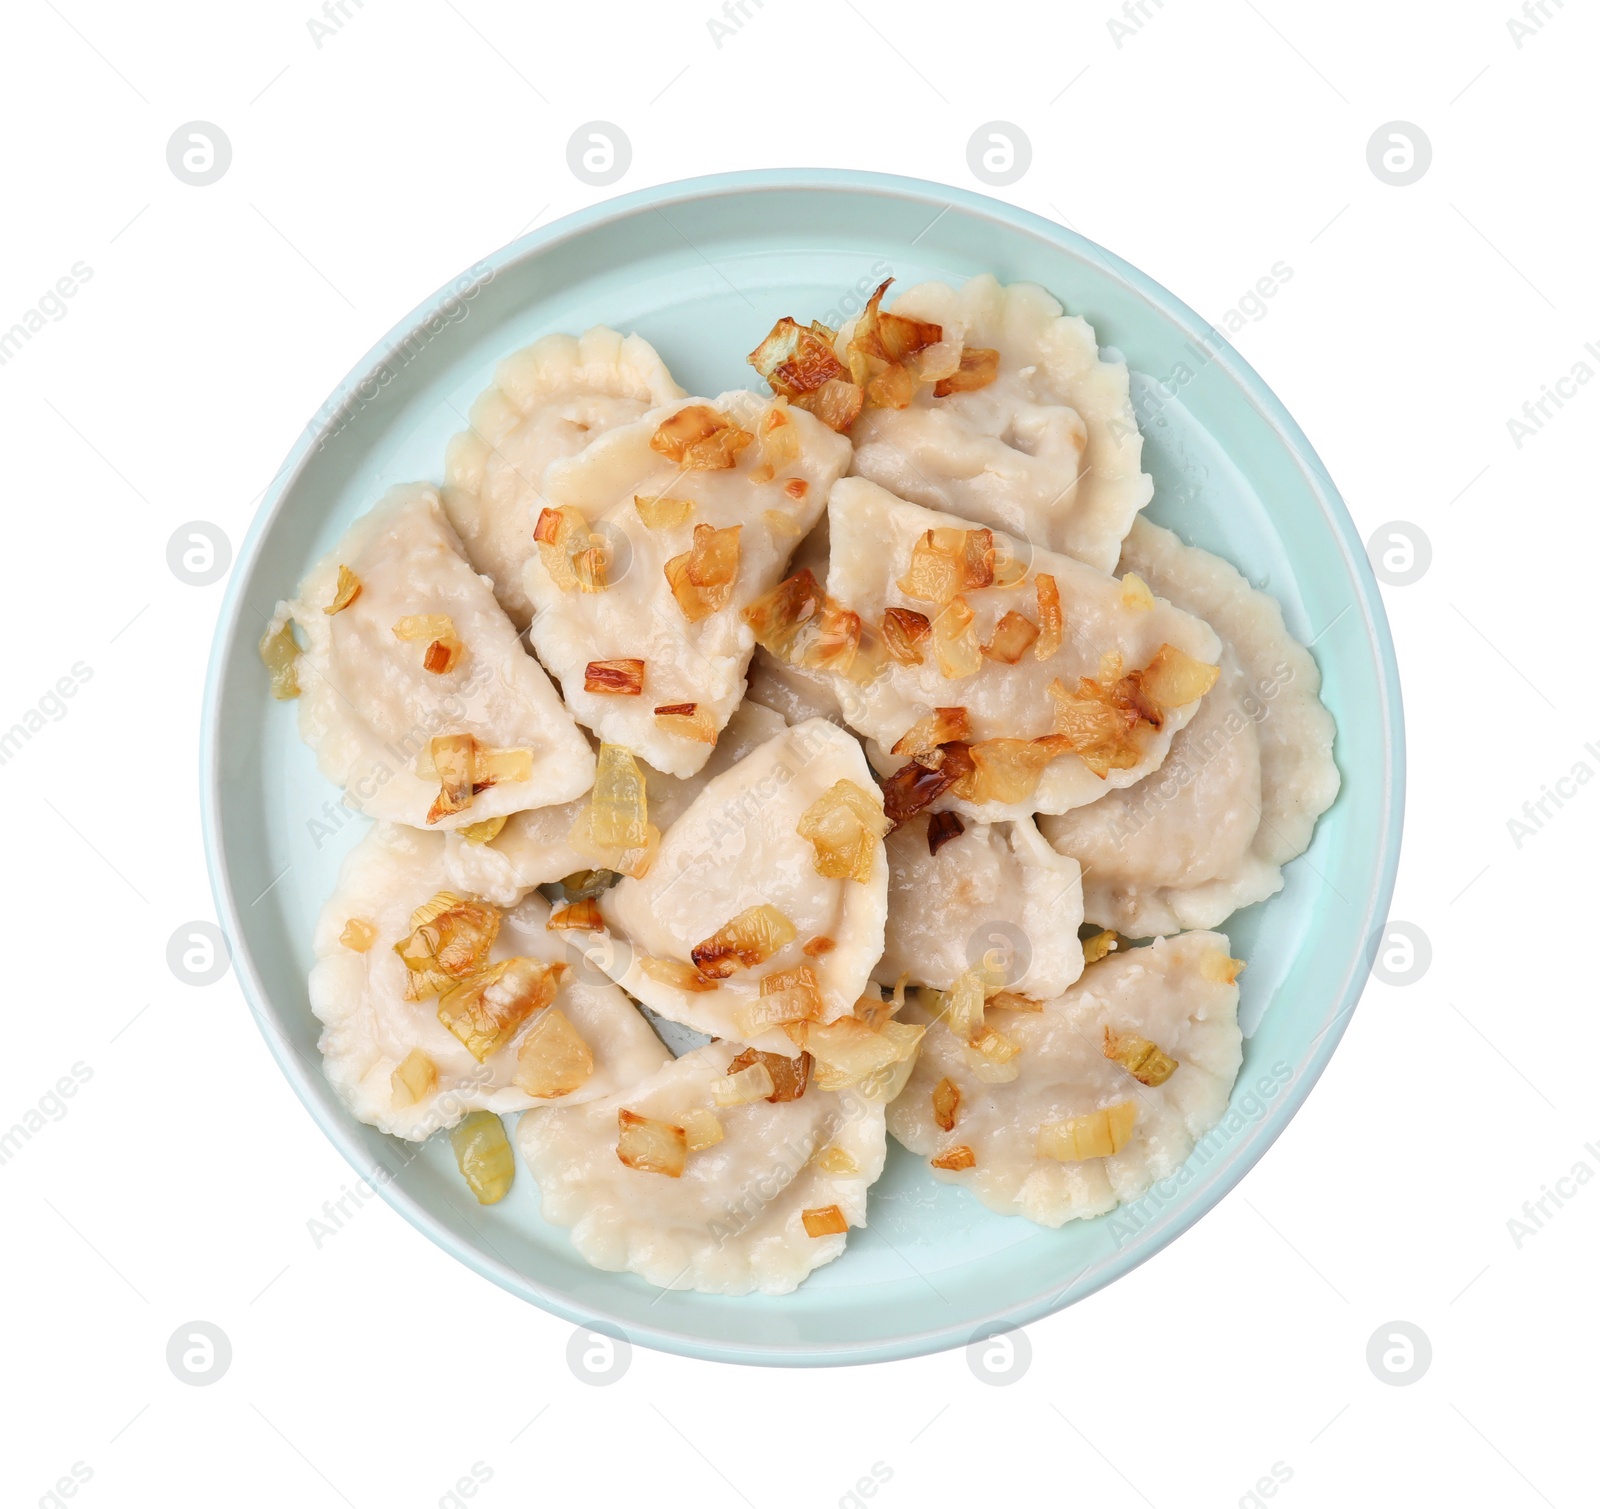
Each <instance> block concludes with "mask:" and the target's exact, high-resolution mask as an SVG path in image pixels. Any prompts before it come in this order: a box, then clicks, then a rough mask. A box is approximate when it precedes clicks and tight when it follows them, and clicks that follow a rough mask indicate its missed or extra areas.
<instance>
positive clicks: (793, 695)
mask: <svg viewBox="0 0 1600 1509" xmlns="http://www.w3.org/2000/svg"><path fill="white" fill-rule="evenodd" d="M745 697H746V699H747V704H746V705H748V703H750V702H756V703H759V704H760V705H761V706H762V707H769V708H771V709H772V711H773V712H775V713H777V714H778V715H779V716H780V717H781V718H783V720H784V721H785V722H786V723H804V722H805V720H806V719H807V718H826V719H827V720H828V721H829V722H830V723H842V722H844V713H843V712H842V711H841V709H840V707H839V694H838V692H837V691H836V690H835V689H834V686H833V680H832V678H831V677H828V676H819V675H818V674H817V673H816V672H815V671H808V670H806V668H805V667H804V666H796V665H788V664H786V663H785V662H783V661H781V660H779V659H778V657H777V656H776V655H773V654H772V653H771V652H770V651H767V650H764V649H762V648H761V646H760V645H757V646H756V652H755V654H754V655H752V656H751V657H750V674H749V680H748V685H747V687H746V690H745Z"/></svg>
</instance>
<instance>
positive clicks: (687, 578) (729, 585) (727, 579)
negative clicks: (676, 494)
mask: <svg viewBox="0 0 1600 1509" xmlns="http://www.w3.org/2000/svg"><path fill="white" fill-rule="evenodd" d="M743 527H744V526H743V525H741V524H734V525H732V526H731V527H729V528H727V529H714V528H712V526H711V525H709V524H696V525H695V526H694V543H693V544H692V545H690V547H689V549H688V550H686V551H685V552H684V553H683V554H682V555H675V556H673V557H672V559H671V560H669V561H668V562H667V563H666V565H665V566H663V567H662V568H661V569H662V571H663V572H664V573H665V575H666V578H667V584H668V585H669V586H670V587H671V588H672V595H673V597H674V598H675V599H676V600H677V604H678V606H679V607H680V608H681V609H682V610H683V616H684V617H685V618H687V619H688V620H689V622H690V623H699V622H700V620H701V619H702V618H707V617H709V616H710V615H711V614H713V613H715V612H717V610H718V609H720V608H725V607H727V605H728V600H729V599H730V598H731V597H732V596H733V584H734V581H735V579H736V578H737V577H738V575H739V531H740V530H741V529H742V528H743Z"/></svg>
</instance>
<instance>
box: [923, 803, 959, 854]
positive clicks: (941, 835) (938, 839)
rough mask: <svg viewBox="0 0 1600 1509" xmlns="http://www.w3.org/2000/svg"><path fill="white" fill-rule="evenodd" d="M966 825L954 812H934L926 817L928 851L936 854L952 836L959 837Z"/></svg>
mask: <svg viewBox="0 0 1600 1509" xmlns="http://www.w3.org/2000/svg"><path fill="white" fill-rule="evenodd" d="M966 831H967V825H966V824H965V823H964V822H962V821H961V819H960V817H959V816H957V815H956V814H955V813H954V812H934V813H931V814H930V815H929V817H928V853H929V854H937V853H938V852H939V850H941V849H942V848H944V846H945V845H946V844H947V843H949V842H950V840H951V839H953V838H960V837H961V835H962V834H963V833H965V832H966Z"/></svg>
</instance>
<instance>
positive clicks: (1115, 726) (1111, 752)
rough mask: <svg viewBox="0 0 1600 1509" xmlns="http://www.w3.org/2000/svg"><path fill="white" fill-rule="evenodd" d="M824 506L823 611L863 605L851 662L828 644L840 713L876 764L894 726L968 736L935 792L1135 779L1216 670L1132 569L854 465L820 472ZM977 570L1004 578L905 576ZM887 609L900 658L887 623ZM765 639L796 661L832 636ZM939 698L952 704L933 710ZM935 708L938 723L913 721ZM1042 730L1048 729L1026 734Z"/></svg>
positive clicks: (942, 736)
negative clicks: (1080, 556)
mask: <svg viewBox="0 0 1600 1509" xmlns="http://www.w3.org/2000/svg"><path fill="white" fill-rule="evenodd" d="M828 514H829V528H830V531H831V534H832V539H833V550H832V556H831V560H830V564H829V567H828V585H827V597H828V599H829V603H828V605H827V608H826V612H825V613H824V615H823V616H824V617H826V616H827V615H828V614H830V613H831V614H832V615H834V616H835V617H839V618H842V617H844V615H845V614H847V613H848V614H854V615H857V616H858V617H859V620H860V623H859V631H860V641H861V647H860V649H859V650H858V651H857V653H856V654H855V656H854V659H853V661H850V662H848V664H847V665H841V664H839V657H838V655H837V654H835V655H834V669H835V672H836V674H835V675H834V682H835V685H836V687H837V688H838V689H839V693H840V703H841V706H842V709H843V712H844V716H845V717H846V719H847V720H848V721H849V723H850V726H851V727H852V728H854V729H855V730H856V731H857V732H858V733H860V734H862V735H864V736H865V737H866V738H867V739H868V740H870V741H872V743H874V744H876V746H877V749H876V751H872V753H873V762H874V764H875V765H877V766H878V768H879V769H880V770H886V771H889V770H898V769H899V768H900V767H902V766H904V765H905V764H906V763H907V756H908V755H911V754H914V753H915V752H916V750H915V748H911V747H908V743H910V744H913V745H915V743H916V741H917V740H918V739H919V738H921V739H922V743H921V746H920V747H922V748H923V749H924V750H925V751H926V749H927V748H928V747H930V746H931V744H932V743H933V742H937V743H939V744H943V743H945V742H946V741H947V740H956V741H959V742H961V743H963V744H964V745H966V746H967V747H969V748H970V749H971V750H972V756H973V758H974V759H975V760H976V761H977V762H978V770H977V772H976V774H975V775H974V776H973V777H972V778H970V779H968V780H963V781H960V782H958V783H957V784H956V785H955V786H953V787H951V788H950V795H949V796H948V797H947V798H945V799H944V800H943V802H942V805H948V806H951V807H953V808H954V809H955V810H956V811H958V812H960V813H961V814H962V815H963V816H971V817H974V818H977V819H979V820H982V821H998V820H1000V819H1003V818H1017V817H1026V816H1028V815H1029V814H1030V813H1032V812H1065V811H1067V810H1068V809H1069V808H1072V807H1077V806H1082V805H1083V804H1084V803H1086V802H1092V801H1094V800H1095V799H1096V798H1098V797H1100V796H1101V795H1103V794H1104V793H1105V791H1106V790H1107V789H1108V788H1115V787H1121V786H1131V785H1132V784H1133V783H1134V782H1135V781H1138V780H1140V779H1141V778H1142V777H1144V776H1145V775H1147V774H1149V772H1150V771H1152V770H1154V769H1155V768H1156V767H1157V766H1158V765H1160V763H1161V761H1162V759H1163V758H1164V757H1165V755H1166V752H1167V748H1168V746H1169V745H1170V744H1171V742H1172V736H1173V734H1174V733H1176V732H1177V730H1178V729H1180V728H1182V727H1183V726H1184V724H1185V723H1187V722H1188V721H1189V720H1190V718H1192V717H1193V716H1194V714H1195V712H1196V710H1197V709H1198V707H1199V705H1200V698H1201V696H1202V695H1203V693H1204V691H1205V690H1206V688H1208V687H1209V686H1210V685H1211V682H1212V680H1213V679H1214V677H1215V675H1216V672H1215V669H1214V666H1215V663H1216V659H1217V654H1218V651H1219V648H1220V646H1219V644H1218V641H1217V637H1216V635H1215V634H1214V633H1212V631H1211V629H1210V628H1208V627H1207V626H1206V624H1204V623H1203V622H1201V621H1200V620H1199V619H1198V618H1194V617H1191V616H1190V615H1189V614H1187V613H1184V612H1182V611H1181V610H1179V609H1178V608H1175V607H1173V606H1172V604H1170V603H1167V602H1163V601H1161V600H1160V599H1158V598H1153V597H1151V596H1150V594H1149V593H1148V592H1147V591H1142V590H1140V588H1139V584H1137V583H1136V582H1134V581H1132V580H1131V579H1130V580H1129V581H1126V582H1123V581H1119V580H1118V579H1117V578H1116V577H1113V576H1107V575H1106V574H1105V573H1104V572H1100V571H1097V570H1095V569H1094V568H1093V567H1090V566H1086V565H1084V564H1083V563H1082V562H1081V561H1076V560H1073V559H1072V558H1071V557H1069V556H1064V555H1055V554H1052V553H1050V552H1048V551H1044V550H1037V549H1035V550H1029V547H1027V546H1026V545H1024V544H1019V543H1018V542H1016V541H1012V540H1008V539H1007V538H1006V537H1005V536H1003V535H992V532H991V531H988V530H982V529H980V530H972V529H969V528H968V526H967V525H966V523H965V522H964V521H963V520H960V519H956V518H953V517H951V516H950V515H949V514H941V513H933V512H931V511H930V510H928V509H925V508H921V507H919V506H918V505H917V504H915V503H907V502H905V501H904V500H903V499H900V498H896V497H895V496H894V495H893V494H891V493H888V492H885V491H884V489H883V488H881V487H879V486H878V485H877V484H876V483H874V482H868V481H866V480H864V479H862V478H858V477H847V478H845V479H844V480H843V481H841V482H839V483H838V484H837V485H836V486H835V487H834V489H833V494H832V497H831V499H830V501H829V504H828ZM930 532H937V533H930ZM930 541H931V542H932V544H933V545H937V546H938V547H939V548H938V549H934V548H932V546H931V545H930ZM985 541H988V542H989V543H988V544H985V543H984V542H985ZM946 547H948V548H949V549H950V550H954V551H955V552H956V553H957V555H958V556H960V559H957V558H956V557H954V556H952V555H951V554H949V553H947V550H946ZM964 552H965V553H964ZM969 554H970V555H971V556H972V557H973V558H972V559H968V558H967V557H968V555H969ZM945 568H948V570H949V572H951V573H954V576H953V577H952V576H949V575H944V574H943V573H944V571H945ZM990 574H993V575H994V577H995V578H996V579H997V580H1001V581H1006V582H1008V583H1009V585H990V586H978V587H969V588H964V589H962V590H960V591H958V592H956V594H955V595H954V597H946V596H942V595H941V596H933V595H917V596H913V595H912V594H911V593H909V592H907V591H906V590H905V587H906V586H908V585H909V586H913V587H915V588H916V589H917V591H918V592H919V594H921V593H926V594H945V593H948V592H949V591H950V589H951V586H952V584H953V583H954V584H959V583H960V582H962V581H966V580H972V579H978V580H981V579H983V578H985V577H986V576H988V575H990ZM795 580H796V579H794V578H791V579H790V583H788V584H785V586H786V588H789V589H791V590H792V584H793V583H794V581H795ZM776 595H777V594H773V596H776ZM795 595H796V596H797V595H798V594H795ZM1052 596H1053V597H1054V598H1055V599H1056V600H1057V601H1056V603H1055V604H1054V608H1053V611H1054V615H1055V622H1056V624H1057V625H1058V628H1057V631H1056V633H1055V636H1054V637H1055V638H1056V639H1057V640H1058V641H1059V643H1058V644H1057V645H1055V646H1054V647H1053V648H1052V647H1051V646H1050V644H1049V633H1048V631H1049V628H1050V623H1049V618H1050V610H1051V607H1052V605H1051V603H1050V602H1049V599H1050V598H1051V597H1052ZM759 606H760V605H758V608H759ZM785 606H788V605H787V604H786V605H785ZM752 611H756V610H752ZM813 616H815V615H813ZM908 622H909V623H910V624H912V625H913V626H914V632H915V635H916V636H917V637H912V634H911V633H910V632H908V631H907V630H906V629H905V627H904V625H905V624H907V623H908ZM897 625H898V626H900V627H899V629H898V632H899V634H900V638H901V645H900V648H899V656H900V658H895V656H894V655H893V654H891V653H890V645H891V643H892V641H891V639H890V638H889V637H888V636H889V630H891V629H894V628H896V626H897ZM801 627H802V629H803V628H804V625H802V626H801ZM786 633H788V634H789V635H790V637H789V638H787V639H786V638H785V635H786ZM836 637H842V636H836ZM762 643H763V644H764V645H766V646H767V647H768V648H769V649H772V650H774V651H775V652H779V653H782V652H783V650H784V648H785V646H786V645H787V647H788V655H787V658H789V659H790V660H791V661H792V660H801V661H802V663H804V661H805V660H806V659H808V658H809V659H813V660H814V659H816V658H823V659H826V658H827V655H828V653H830V651H829V650H828V649H827V648H826V647H825V648H824V652H823V654H822V656H821V657H819V656H818V651H817V648H816V646H815V645H814V644H813V643H811V642H810V641H808V640H807V639H806V637H805V634H804V633H803V632H801V631H799V630H790V628H789V626H788V625H787V624H786V623H785V622H784V621H783V620H782V619H781V618H779V619H778V621H777V622H776V624H775V625H773V626H770V627H765V628H764V633H763V638H762ZM836 649H837V647H836V646H835V647H834V650H836ZM1041 650H1045V651H1046V653H1045V654H1044V656H1043V658H1041V656H1040V651H1041ZM910 657H918V658H917V660H916V663H908V661H909V658H910ZM1162 667H1165V668H1166V669H1165V670H1164V671H1161V676H1160V679H1159V680H1158V679H1157V673H1158V671H1160V670H1161V668H1162ZM841 671H843V672H846V673H845V674H839V673H838V672H841ZM1131 673H1138V674H1137V676H1135V675H1133V674H1131ZM1095 678H1099V679H1095ZM1141 681H1142V683H1143V685H1142V688H1141V686H1140V685H1139V683H1140V682H1141ZM1052 684H1054V690H1052ZM1158 693H1159V695H1158ZM1097 699H1098V700H1097ZM1152 700H1153V701H1154V702H1155V706H1154V708H1151V707H1150V703H1151V702H1152ZM941 708H944V709H952V710H953V711H954V712H956V713H960V714H962V716H961V717H960V718H958V719H956V720H955V722H954V723H953V724H952V723H951V722H950V721H949V720H939V719H937V718H936V715H935V710H936V709H941ZM1152 718H1153V719H1154V720H1156V721H1154V722H1152V721H1151V719H1152ZM1106 720H1109V724H1110V729H1111V731H1110V733H1107V732H1106ZM936 722H937V723H938V724H939V731H938V732H937V733H932V734H931V737H928V738H923V737H922V735H924V734H925V733H930V731H931V730H932V726H933V725H934V724H935V723H936ZM1041 737H1047V738H1049V739H1050V740H1052V742H1047V743H1044V744H1034V743H1033V741H1035V740H1038V739H1040V738H1041ZM896 744H900V746H901V753H900V754H899V755H895V754H893V750H894V747H895V746H896ZM1029 745H1031V746H1032V747H1025V746H1029ZM1096 767H1098V769H1097V768H1096ZM891 815H894V814H893V813H891Z"/></svg>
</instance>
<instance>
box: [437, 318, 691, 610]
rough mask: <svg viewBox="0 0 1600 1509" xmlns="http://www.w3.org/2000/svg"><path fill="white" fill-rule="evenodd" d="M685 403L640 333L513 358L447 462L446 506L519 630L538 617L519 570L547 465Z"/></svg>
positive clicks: (601, 333)
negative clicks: (662, 408)
mask: <svg viewBox="0 0 1600 1509" xmlns="http://www.w3.org/2000/svg"><path fill="white" fill-rule="evenodd" d="M683 396H684V394H683V389H682V388H680V387H679V386H678V385H677V383H675V382H674V381H673V380H672V374H671V373H670V372H668V371H667V369H666V365H665V364H664V363H663V362H662V360H661V358H660V357H659V356H658V355H656V351H655V348H654V347H653V346H651V345H650V343H649V342H648V341H646V340H644V339H642V338H641V337H640V336H637V335H629V336H623V335H619V334H618V333H617V332H616V331H615V330H608V329H606V327H605V326H604V325H596V326H595V327H594V328H593V329H592V330H586V331H584V333H583V335H582V336H580V337H578V338H577V339H574V338H573V337H572V336H570V335H547V336H545V337H543V338H542V339H541V340H537V341H535V342H534V343H533V344H532V345H531V346H525V347H524V348H523V349H522V350H520V351H516V352H513V353H512V354H511V355H510V356H508V357H506V358H505V359H504V360H503V361H502V362H500V364H499V365H498V366H497V367H496V368H495V373H494V381H493V383H491V384H490V385H489V387H487V388H486V389H485V390H484V391H483V392H482V393H481V394H480V395H479V397H478V399H477V401H476V402H475V403H474V404H473V405H472V410H471V412H470V414H469V415H468V417H467V423H468V425H469V426H470V428H468V429H465V430H463V431H462V432H461V433H460V434H459V435H457V436H455V437H454V438H453V439H452V440H451V442H450V448H449V450H448V452H447V453H446V455H445V484H444V506H445V511H446V512H447V513H448V514H449V515H450V522H451V523H452V524H454V525H455V527H456V533H457V534H459V535H460V536H461V543H462V544H463V545H464V546H465V547H466V552H467V558H468V559H469V560H470V561H471V562H472V564H473V565H474V566H475V567H476V568H477V569H478V570H479V571H481V572H483V573H484V575H486V576H488V577H489V578H490V579H491V580H492V581H493V582H494V593H495V596H496V597H497V598H499V599H500V606H501V607H502V608H504V609H505V610H506V613H507V614H508V615H509V616H510V618H511V620H512V622H513V623H515V624H516V626H517V627H518V628H519V629H525V628H527V626H528V621H529V619H531V618H532V617H533V604H532V603H531V602H530V601H529V600H528V596H527V593H526V592H525V591H524V590H523V586H522V570H523V567H524V566H525V565H526V563H527V560H528V557H529V556H530V555H532V554H533V549H534V547H533V525H534V521H535V520H536V519H537V518H538V517H539V511H540V509H542V508H543V507H544V493H543V491H542V487H543V483H544V473H545V468H546V467H547V466H549V465H550V463H551V462H552V461H557V460H559V459H560V458H562V457H563V456H572V455H575V454H576V453H577V452H579V451H581V450H582V449H583V448H584V446H586V445H587V444H588V443H589V442H590V441H591V440H593V439H594V438H595V437H596V436H597V435H603V434H604V433H605V432H606V431H607V430H613V429H615V428H616V427H617V426H618V425H622V424H627V423H628V422H629V421H630V420H634V419H637V418H638V417H639V416H640V415H641V414H643V413H644V412H645V411H646V410H648V409H654V408H658V407H659V406H660V405H661V404H664V403H671V402H672V401H673V399H675V398H682V397H683Z"/></svg>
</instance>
